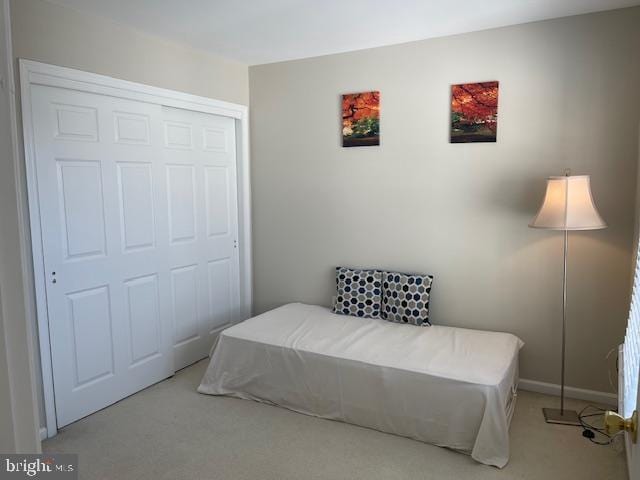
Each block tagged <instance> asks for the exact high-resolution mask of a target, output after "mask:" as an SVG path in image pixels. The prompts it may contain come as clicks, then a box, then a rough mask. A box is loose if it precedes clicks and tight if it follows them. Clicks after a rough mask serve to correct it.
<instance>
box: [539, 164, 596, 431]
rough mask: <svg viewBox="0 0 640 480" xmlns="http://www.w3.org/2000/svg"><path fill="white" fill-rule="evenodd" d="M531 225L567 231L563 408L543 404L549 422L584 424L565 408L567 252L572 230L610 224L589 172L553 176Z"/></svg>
mask: <svg viewBox="0 0 640 480" xmlns="http://www.w3.org/2000/svg"><path fill="white" fill-rule="evenodd" d="M529 226H530V227H531V228H544V229H547V230H560V231H562V232H563V233H564V257H563V258H564V262H563V269H562V367H561V370H560V372H561V373H560V378H561V387H560V408H543V409H542V411H543V413H544V418H545V421H546V422H547V423H561V424H564V425H580V419H579V418H578V414H577V413H576V412H575V410H566V409H565V408H564V364H565V334H566V325H567V253H568V248H569V231H570V230H598V229H602V228H607V224H606V223H604V220H602V217H600V214H599V213H598V210H597V209H596V206H595V204H594V202H593V196H592V195H591V185H590V179H589V175H574V176H572V175H571V174H570V172H569V170H567V171H566V172H565V175H564V176H563V177H549V178H548V179H547V191H546V193H545V196H544V201H543V202H542V206H541V207H540V210H539V211H538V214H537V215H536V216H535V218H534V219H533V221H532V222H531V223H530V224H529Z"/></svg>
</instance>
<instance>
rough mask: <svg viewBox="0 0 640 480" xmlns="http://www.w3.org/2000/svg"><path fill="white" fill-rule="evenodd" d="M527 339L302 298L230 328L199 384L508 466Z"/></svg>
mask: <svg viewBox="0 0 640 480" xmlns="http://www.w3.org/2000/svg"><path fill="white" fill-rule="evenodd" d="M522 345H523V343H522V341H520V339H518V337H516V336H514V335H511V334H508V333H497V332H484V331H478V330H468V329H463V328H453V327H443V326H437V325H436V326H432V327H416V326H412V325H401V324H396V323H391V322H387V321H384V320H372V319H365V318H358V317H350V316H344V315H336V314H334V313H332V312H331V311H330V310H329V309H328V308H324V307H319V306H315V305H305V304H301V303H293V304H288V305H285V306H282V307H280V308H276V309H275V310H272V311H270V312H267V313H264V314H262V315H258V316H257V317H253V318H251V319H249V320H246V321H244V322H241V323H239V324H237V325H234V326H232V327H230V328H228V329H226V330H224V331H223V332H222V333H221V334H220V336H219V338H218V341H217V343H216V345H215V346H214V350H213V354H212V357H211V362H210V364H209V367H208V368H207V371H206V373H205V375H204V377H203V379H202V382H201V384H200V386H199V387H198V391H199V392H201V393H206V394H212V395H230V396H234V397H240V398H245V399H252V400H257V401H261V402H267V403H272V404H276V405H280V406H283V407H286V408H289V409H291V410H295V411H297V412H300V413H305V414H308V415H314V416H318V417H322V418H329V419H333V420H341V421H344V422H348V423H353V424H356V425H361V426H365V427H370V428H374V429H377V430H381V431H383V432H388V433H394V434H397V435H402V436H406V437H410V438H414V439H416V440H420V441H423V442H427V443H432V444H435V445H440V446H445V447H449V448H452V449H455V450H459V451H462V452H465V453H468V454H471V456H472V458H474V459H475V460H476V461H478V462H481V463H485V464H488V465H495V466H497V467H503V466H505V465H506V464H507V462H508V460H509V432H508V429H509V423H510V421H511V416H512V414H513V409H514V404H515V398H514V396H515V390H516V387H517V381H518V351H519V350H520V348H521V347H522Z"/></svg>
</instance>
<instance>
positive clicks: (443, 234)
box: [249, 8, 640, 391]
mask: <svg viewBox="0 0 640 480" xmlns="http://www.w3.org/2000/svg"><path fill="white" fill-rule="evenodd" d="M638 25H640V8H635V9H627V10H619V11H613V12H607V13H601V14H592V15H586V16H579V17H570V18H564V19H558V20H552V21H545V22H539V23H532V24H527V25H520V26H515V27H508V28H501V29H495V30H488V31H483V32H478V33H472V34H466V35H459V36H453V37H447V38H440V39H433V40H426V41H420V42H414V43H408V44H404V45H398V46H392V47H383V48H376V49H371V50H365V51H361V52H353V53H346V54H339V55H330V56H325V57H318V58H313V59H306V60H299V61H291V62H284V63H278V64H271V65H263V66H256V67H251V68H250V70H249V76H250V92H251V109H252V138H251V141H252V184H253V214H254V224H253V228H254V230H253V232H254V267H255V284H254V288H255V306H256V310H257V311H258V312H262V311H265V310H267V309H270V308H273V307H276V306H278V305H281V304H284V303H287V302H292V301H302V302H308V303H316V304H322V305H329V304H330V301H331V296H332V295H333V293H334V280H333V267H334V266H335V265H353V266H365V267H366V266H372V267H379V268H385V269H394V270H400V271H409V272H426V273H431V274H434V275H435V283H434V289H433V293H432V295H433V297H432V298H433V303H432V305H433V309H432V315H433V317H432V318H433V322H434V323H436V324H441V325H455V326H460V327H469V328H478V329H487V330H502V331H508V332H513V333H514V334H516V335H518V336H520V337H521V338H522V339H523V340H524V341H525V342H526V346H525V347H524V350H523V351H522V355H521V376H522V377H523V378H528V379H533V380H539V381H544V382H552V383H559V351H560V321H561V308H560V305H561V276H562V270H561V261H562V243H561V241H562V240H561V238H562V235H561V234H560V233H558V232H550V231H540V230H532V229H529V228H527V224H528V222H529V221H530V220H531V218H532V216H533V215H534V214H535V212H536V209H537V208H538V206H539V203H540V202H541V200H542V196H543V193H544V188H545V178H546V177H547V176H549V175H558V174H562V173H563V171H564V169H565V168H571V169H572V171H573V173H575V174H590V175H592V183H593V192H594V196H595V199H596V202H597V204H598V206H599V208H600V210H601V213H602V215H603V217H604V218H605V219H606V221H607V222H608V223H609V225H610V226H609V228H608V229H607V230H604V231H595V232H584V233H572V234H571V240H570V243H571V245H570V259H569V302H570V303H569V327H568V336H569V337H568V371H567V383H568V384H569V385H571V386H575V387H581V388H587V389H595V390H600V391H611V387H610V385H609V381H608V371H607V370H608V368H609V367H611V368H614V366H613V365H612V363H611V361H610V362H609V363H607V362H606V361H605V356H606V354H607V352H608V351H609V350H610V349H611V348H613V347H615V346H616V345H617V344H619V343H620V342H621V341H622V338H623V332H624V327H625V323H626V322H625V320H626V314H627V307H628V305H627V301H628V296H629V287H630V267H631V264H632V262H631V252H632V237H633V229H634V197H635V186H636V169H637V166H636V162H637V158H638V156H637V149H638V123H639V120H640V119H639V116H638V111H639V107H640V94H639V92H640V54H639V52H640V29H639V28H638ZM483 80H499V81H500V101H499V126H498V142H497V143H495V144H467V145H460V144H456V145H452V144H449V143H448V121H449V88H450V85H451V84H454V83H460V82H473V81H483ZM369 89H378V90H380V91H381V96H382V100H381V107H382V117H381V129H382V145H381V146H380V147H360V148H346V149H345V148H342V147H340V101H339V95H340V94H341V93H348V92H355V91H363V90H369ZM613 377H614V378H615V374H613Z"/></svg>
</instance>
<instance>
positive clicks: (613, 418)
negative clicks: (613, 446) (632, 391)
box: [604, 410, 638, 443]
mask: <svg viewBox="0 0 640 480" xmlns="http://www.w3.org/2000/svg"><path fill="white" fill-rule="evenodd" d="M604 429H605V431H606V432H607V435H611V434H613V433H617V432H620V431H625V432H629V435H631V441H632V442H633V443H636V441H637V440H638V411H637V410H634V411H633V413H632V414H631V417H630V418H624V417H623V416H622V415H620V414H619V413H616V412H612V411H610V410H607V411H606V412H605V414H604Z"/></svg>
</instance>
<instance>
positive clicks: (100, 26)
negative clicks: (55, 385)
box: [2, 0, 249, 426]
mask: <svg viewBox="0 0 640 480" xmlns="http://www.w3.org/2000/svg"><path fill="white" fill-rule="evenodd" d="M10 6H11V27H12V39H13V55H14V59H15V66H14V68H15V70H16V76H17V71H18V66H17V59H18V58H26V59H29V60H36V61H40V62H45V63H51V64H54V65H61V66H64V67H70V68H76V69H80V70H85V71H89V72H95V73H99V74H103V75H108V76H111V77H116V78H121V79H124V80H130V81H134V82H139V83H144V84H148V85H153V86H156V87H162V88H169V89H173V90H178V91H182V92H187V93H191V94H195V95H202V96H205V97H210V98H215V99H218V100H225V101H228V102H234V103H240V104H244V105H247V104H248V103H249V71H248V67H247V66H246V65H243V64H241V63H238V62H235V61H231V60H227V59H224V58H222V57H218V56H213V55H210V54H208V53H205V52H201V51H197V50H194V49H191V48H189V47H186V46H183V45H179V44H176V43H172V42H168V41H166V40H163V39H160V38H157V37H154V36H150V35H147V34H144V33H141V32H138V31H136V30H133V29H131V28H129V27H126V26H122V25H119V24H117V23H114V22H112V21H110V20H106V19H103V18H100V17H97V16H92V15H88V14H85V13H82V12H78V11H75V10H73V9H70V8H66V7H61V6H58V5H54V4H51V3H48V2H45V1H42V0H11V1H10ZM19 107H20V105H19V98H18V116H19V117H20V108H19ZM19 122H21V119H20V118H19ZM20 142H22V139H20ZM21 145H22V143H21ZM20 153H21V155H23V152H22V146H21V148H20ZM9 161H10V158H7V159H5V158H3V159H2V163H3V164H4V165H3V167H6V168H8V167H9V165H8V164H5V163H6V162H9ZM21 165H24V158H22V159H21ZM18 175H19V177H20V178H21V180H20V181H21V182H22V187H23V190H24V191H26V180H25V177H24V169H23V170H22V171H21V172H19V174H18ZM2 178H3V179H6V180H7V181H8V180H12V177H9V176H6V177H5V176H3V177H2ZM6 192H9V190H6ZM3 193H5V190H3ZM14 194H15V192H14ZM22 201H23V202H24V204H25V205H26V199H25V198H23V199H22ZM6 205H7V215H8V217H10V221H11V222H12V224H17V221H18V219H17V211H16V210H15V204H14V205H13V206H12V207H11V208H12V209H9V207H10V205H11V204H6ZM5 225H8V223H5V224H3V229H4V226H5ZM14 233H15V232H14ZM9 255H10V257H11V258H13V259H16V260H17V259H18V252H17V251H15V250H11V251H10V253H9ZM27 260H28V261H30V259H27ZM27 281H28V282H29V283H31V284H32V283H33V279H27ZM15 285H18V283H17V282H16V283H15ZM31 288H33V285H31ZM34 328H35V326H34ZM34 335H35V333H34ZM34 342H36V343H35V344H36V346H37V341H36V339H34ZM35 356H36V376H37V381H36V386H37V389H38V394H37V396H38V398H39V400H40V401H39V408H40V417H41V425H43V426H44V423H43V420H42V419H43V418H44V407H43V400H42V381H41V373H40V367H39V357H38V352H37V351H36V353H35Z"/></svg>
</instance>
